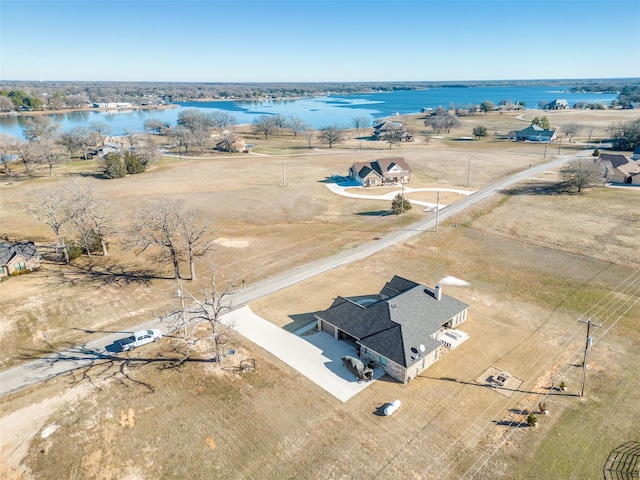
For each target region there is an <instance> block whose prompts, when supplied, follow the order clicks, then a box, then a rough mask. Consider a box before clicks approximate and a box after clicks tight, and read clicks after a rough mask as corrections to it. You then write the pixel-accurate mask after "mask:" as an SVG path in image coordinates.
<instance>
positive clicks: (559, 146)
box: [558, 137, 562, 155]
mask: <svg viewBox="0 0 640 480" xmlns="http://www.w3.org/2000/svg"><path fill="white" fill-rule="evenodd" d="M561 147H562V137H560V144H559V145H558V155H560V148H561Z"/></svg>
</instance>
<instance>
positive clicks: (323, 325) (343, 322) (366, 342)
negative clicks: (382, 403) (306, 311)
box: [315, 275, 469, 384]
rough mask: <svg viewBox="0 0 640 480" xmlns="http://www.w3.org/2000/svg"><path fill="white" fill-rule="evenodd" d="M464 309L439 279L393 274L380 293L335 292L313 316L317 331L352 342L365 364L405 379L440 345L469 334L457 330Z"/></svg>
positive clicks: (431, 357) (425, 365) (425, 363)
mask: <svg viewBox="0 0 640 480" xmlns="http://www.w3.org/2000/svg"><path fill="white" fill-rule="evenodd" d="M468 309H469V305H467V304H466V303H464V302H461V301H460V300H456V299H455V298H453V297H450V296H448V295H445V294H443V293H442V287H441V286H440V285H436V286H435V288H430V287H427V286H426V285H422V284H420V283H416V282H413V281H411V280H407V279H405V278H402V277H399V276H397V275H396V276H394V277H393V278H392V279H391V281H389V282H387V284H386V285H385V286H384V287H383V288H382V290H381V291H380V294H378V295H374V296H372V297H371V298H368V299H365V300H362V299H361V300H359V301H352V300H349V299H347V298H344V297H338V298H336V299H335V301H334V302H333V304H332V305H331V307H329V308H328V309H327V310H324V311H322V312H319V313H317V314H316V315H315V317H316V320H317V322H318V331H321V332H325V333H328V334H329V335H331V336H333V337H334V338H335V339H336V340H337V341H346V342H349V343H352V344H353V345H354V348H355V349H356V351H357V354H358V356H359V357H360V358H361V360H362V361H363V362H364V363H365V364H367V363H368V362H372V363H373V364H375V365H376V366H378V367H380V368H382V369H383V370H384V371H385V372H386V373H387V374H389V375H390V376H392V377H393V378H395V379H396V380H398V381H399V382H402V383H403V384H406V383H408V382H409V381H411V379H412V378H415V377H416V376H417V375H418V374H419V373H420V372H422V371H423V370H425V369H426V368H428V367H429V366H430V365H432V364H433V363H434V362H435V361H436V360H438V358H440V356H441V355H442V354H443V350H446V349H448V348H454V347H455V346H457V345H458V344H459V343H461V342H462V341H464V340H466V339H467V338H468V335H467V334H465V333H463V332H460V331H459V330H455V327H457V326H458V325H459V324H460V323H462V322H464V321H465V320H466V319H467V310H468Z"/></svg>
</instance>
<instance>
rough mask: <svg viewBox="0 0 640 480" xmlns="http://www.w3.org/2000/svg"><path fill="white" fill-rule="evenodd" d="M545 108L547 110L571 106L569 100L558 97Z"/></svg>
mask: <svg viewBox="0 0 640 480" xmlns="http://www.w3.org/2000/svg"><path fill="white" fill-rule="evenodd" d="M544 108H545V109H546V110H566V109H567V108H569V102H567V101H566V100H565V99H564V98H556V99H555V100H554V101H552V102H549V103H547V104H546V105H545V106H544Z"/></svg>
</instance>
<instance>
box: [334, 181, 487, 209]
mask: <svg viewBox="0 0 640 480" xmlns="http://www.w3.org/2000/svg"><path fill="white" fill-rule="evenodd" d="M395 187H397V190H393V191H391V192H387V193H383V194H380V195H362V194H359V193H353V192H348V191H347V188H363V187H361V186H360V184H359V183H357V182H352V181H348V182H337V183H328V184H327V188H328V189H329V190H331V191H332V192H333V193H335V194H336V195H342V196H343V197H349V198H360V199H364V200H387V201H389V202H390V201H392V200H393V199H394V198H395V197H396V195H398V194H399V193H402V186H401V185H395ZM413 192H451V193H457V194H459V195H465V196H469V195H471V194H473V193H475V191H473V190H461V189H457V188H411V187H407V186H405V187H404V194H405V195H408V194H410V193H413ZM407 200H409V202H410V203H411V204H413V205H420V206H421V207H426V208H427V210H428V211H433V210H434V209H435V208H437V205H436V204H435V203H430V202H422V201H420V200H411V199H410V198H407ZM446 206H447V205H444V204H442V203H441V204H440V210H442V209H443V208H445V207H446Z"/></svg>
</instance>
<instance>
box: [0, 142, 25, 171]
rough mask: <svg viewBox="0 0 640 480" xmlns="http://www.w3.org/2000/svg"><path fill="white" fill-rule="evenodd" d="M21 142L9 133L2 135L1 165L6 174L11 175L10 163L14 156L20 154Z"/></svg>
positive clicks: (0, 143) (0, 146) (0, 147)
mask: <svg viewBox="0 0 640 480" xmlns="http://www.w3.org/2000/svg"><path fill="white" fill-rule="evenodd" d="M19 145H20V141H19V140H18V139H17V138H16V137H14V136H13V135H9V134H8V133H0V164H2V166H3V168H4V173H6V174H7V175H10V174H11V167H9V163H11V161H12V160H13V159H14V158H15V157H14V155H17V154H18V146H19Z"/></svg>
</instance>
